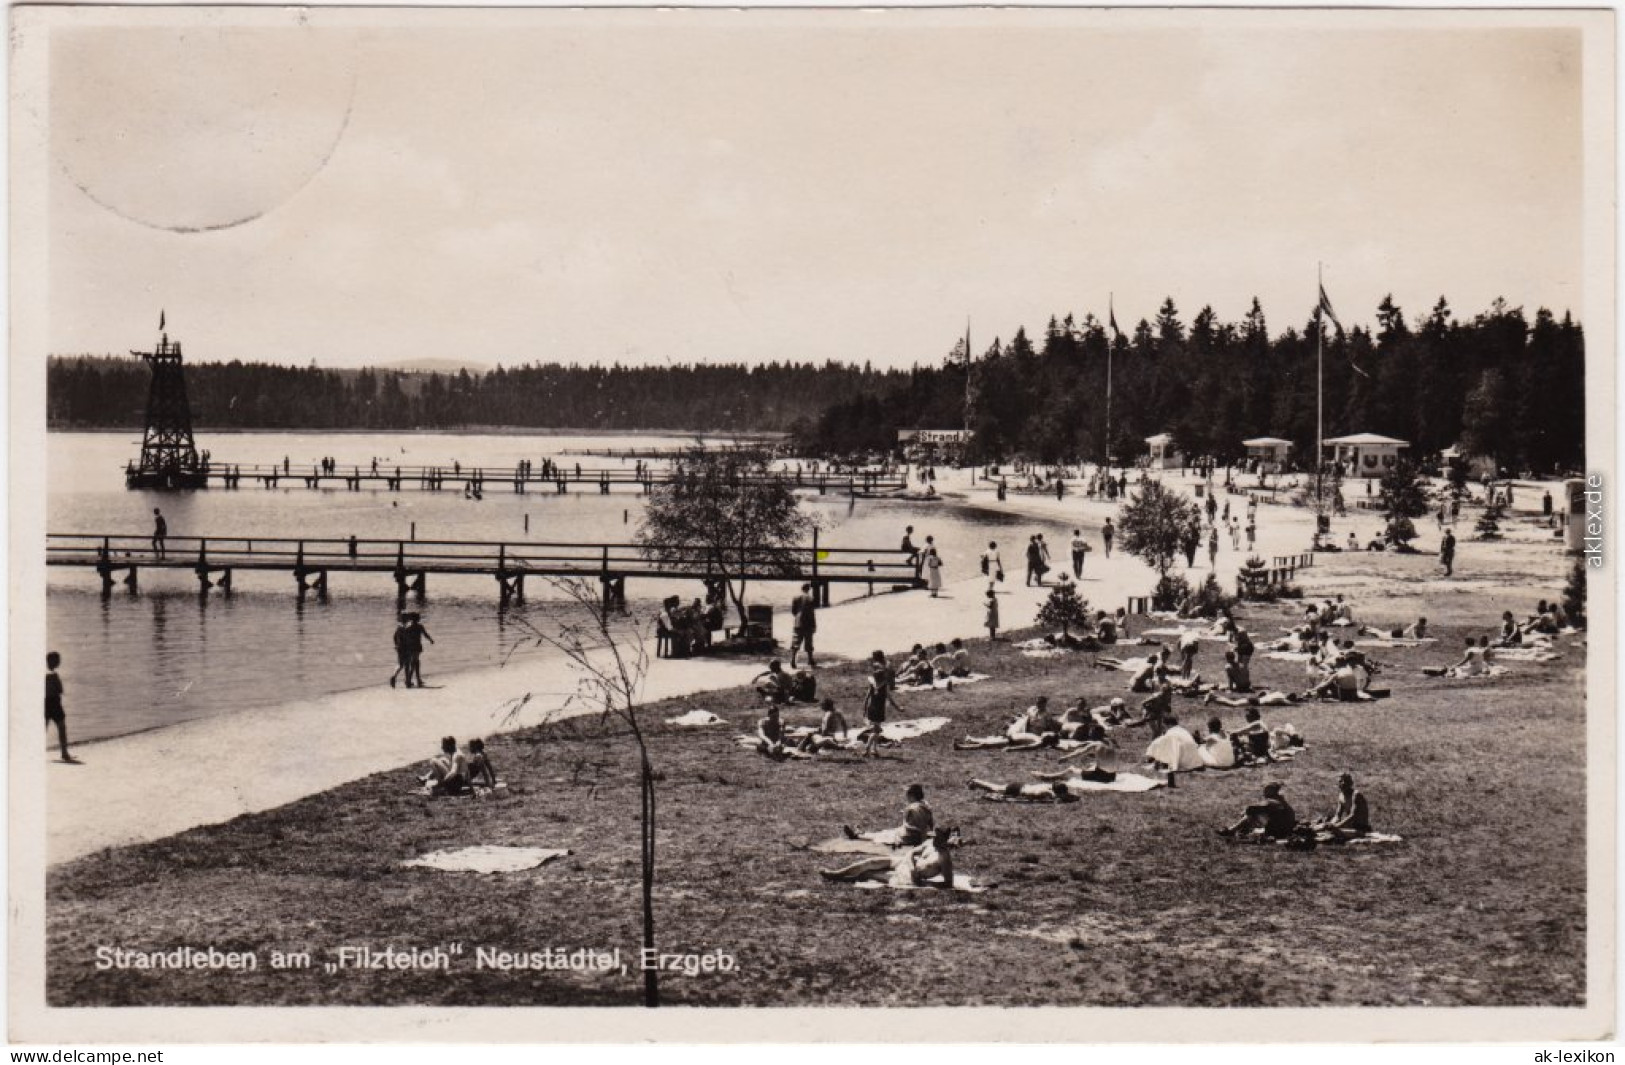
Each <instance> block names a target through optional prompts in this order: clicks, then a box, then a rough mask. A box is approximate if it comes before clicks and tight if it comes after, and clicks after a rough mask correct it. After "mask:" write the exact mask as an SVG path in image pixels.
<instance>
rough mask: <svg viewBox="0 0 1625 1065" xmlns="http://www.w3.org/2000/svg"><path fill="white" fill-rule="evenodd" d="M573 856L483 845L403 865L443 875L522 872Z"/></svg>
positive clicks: (553, 851)
mask: <svg viewBox="0 0 1625 1065" xmlns="http://www.w3.org/2000/svg"><path fill="white" fill-rule="evenodd" d="M569 853H570V852H569V851H568V850H549V849H547V848H545V847H498V846H492V845H480V846H474V847H459V848H457V849H456V850H444V851H434V852H433V853H431V854H425V855H423V856H422V857H420V858H409V859H407V860H406V861H404V862H402V863H401V864H402V865H406V866H411V867H413V868H417V869H438V870H440V871H441V872H443V873H518V872H522V871H524V870H526V869H534V868H536V867H537V866H539V865H542V864H544V863H546V862H550V861H552V860H553V859H554V858H562V857H564V856H565V855H566V854H569Z"/></svg>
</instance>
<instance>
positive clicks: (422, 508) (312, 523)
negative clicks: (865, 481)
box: [46, 432, 1070, 741]
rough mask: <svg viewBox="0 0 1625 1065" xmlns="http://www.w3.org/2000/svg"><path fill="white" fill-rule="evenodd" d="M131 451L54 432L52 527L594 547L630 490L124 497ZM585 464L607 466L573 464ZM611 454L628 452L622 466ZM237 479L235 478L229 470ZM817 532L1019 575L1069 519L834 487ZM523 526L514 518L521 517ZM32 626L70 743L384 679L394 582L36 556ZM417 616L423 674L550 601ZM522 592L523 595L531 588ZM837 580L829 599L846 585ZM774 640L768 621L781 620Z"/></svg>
mask: <svg viewBox="0 0 1625 1065" xmlns="http://www.w3.org/2000/svg"><path fill="white" fill-rule="evenodd" d="M694 441H695V437H693V436H692V435H690V436H682V437H677V436H672V437H659V436H642V435H639V436H587V435H581V436H514V435H472V434H438V433H436V434H424V433H386V434H354V433H344V434H319V433H243V434H200V435H199V437H198V445H199V447H206V448H208V449H209V450H210V451H211V452H212V454H213V459H214V461H215V462H216V463H221V462H227V463H235V464H239V465H243V466H247V465H248V464H250V463H261V462H263V463H280V462H281V461H282V460H283V458H284V456H286V457H288V459H289V460H290V462H291V463H292V465H293V466H294V468H295V470H296V471H297V470H298V469H299V468H300V467H301V466H302V467H303V468H305V469H309V468H310V466H311V464H312V463H314V462H316V461H317V460H318V459H319V458H321V457H322V456H326V455H330V456H333V457H334V458H336V459H337V460H338V462H339V465H340V466H341V467H345V466H351V465H357V464H359V465H361V466H367V465H368V464H369V463H370V462H371V460H372V459H373V458H374V457H377V458H379V459H380V460H382V461H384V462H398V463H400V464H401V465H441V466H445V467H448V468H449V467H450V466H451V465H452V463H453V462H454V461H455V462H460V463H462V465H463V466H465V467H467V466H471V465H472V466H479V467H484V468H500V467H510V466H512V465H514V464H515V462H517V461H518V460H520V459H530V460H532V461H533V462H535V463H538V464H539V463H540V461H541V460H542V459H543V458H546V457H552V458H555V459H556V460H558V461H560V462H564V463H569V464H573V463H574V462H576V461H577V460H576V458H575V457H574V456H569V457H566V456H563V455H562V453H563V452H564V451H565V450H579V449H587V448H592V449H621V448H633V447H639V448H651V447H666V446H678V445H686V444H692V443H694ZM139 452H140V435H139V433H135V432H130V433H52V434H49V436H48V437H47V462H48V466H49V472H50V479H49V482H48V483H49V484H50V485H52V490H51V492H50V496H49V498H48V500H47V508H48V527H49V530H50V531H51V532H53V533H102V534H126V535H130V534H145V533H147V532H149V531H150V530H151V527H152V510H153V508H154V507H161V508H162V509H163V512H164V515H165V518H166V519H167V521H168V524H169V532H170V535H172V536H260V537H297V536H309V537H312V538H316V537H344V536H350V535H355V536H357V537H360V538H362V539H368V538H375V539H407V538H410V537H411V536H412V534H413V531H414V526H415V532H416V537H417V539H420V540H429V539H440V540H451V539H461V540H502V541H507V542H510V543H523V542H527V541H536V542H548V541H551V542H576V541H579V542H599V541H616V540H626V539H630V538H631V537H632V535H633V534H634V533H635V532H636V529H637V523H638V521H639V518H640V516H641V514H642V509H643V500H642V497H641V496H640V495H638V494H637V493H636V492H635V491H633V490H630V489H616V490H615V491H614V493H613V494H611V495H608V496H603V495H599V494H598V493H597V492H596V490H593V489H590V488H589V490H588V491H587V492H572V493H571V494H569V495H565V496H560V495H556V494H554V493H552V492H551V490H549V491H546V492H542V491H532V492H530V493H528V494H526V495H516V494H514V493H513V492H512V491H511V490H510V489H509V488H508V487H506V486H504V485H500V484H496V483H489V482H488V483H487V486H486V492H485V498H484V499H483V500H468V499H464V498H463V495H462V493H461V492H460V491H453V490H450V489H447V490H444V491H441V492H424V491H421V490H419V489H416V488H410V487H409V488H405V489H403V490H402V491H400V492H388V491H383V490H363V491H361V492H349V491H344V490H342V489H331V490H320V491H311V490H309V489H307V488H305V487H303V485H302V484H300V485H299V486H298V487H281V488H278V489H273V490H266V489H264V488H260V487H258V486H253V487H247V486H245V487H243V488H241V489H238V490H236V491H228V490H225V489H219V488H215V489H208V490H203V491H196V492H147V491H130V490H128V489H126V488H125V487H124V478H123V468H124V464H125V462H126V461H128V460H130V459H132V458H135V457H137V456H138V455H139ZM580 461H581V463H582V464H583V465H584V466H588V467H601V466H613V465H618V464H619V463H617V462H616V461H615V460H611V459H603V458H581V459H580ZM628 465H630V464H629V463H628ZM245 485H246V481H245ZM803 499H804V506H805V507H806V508H807V510H808V511H809V512H811V513H813V514H815V515H816V516H817V517H818V519H819V521H820V523H821V527H822V531H821V533H820V536H821V537H822V540H823V542H824V543H826V544H828V545H830V546H837V547H863V548H874V549H876V550H877V551H883V552H889V551H895V548H896V546H897V544H898V542H899V541H900V540H901V538H902V533H903V527H904V526H906V525H913V526H914V527H915V530H916V532H915V540H916V542H922V541H923V539H924V537H925V535H926V534H931V535H934V536H935V537H936V541H937V544H938V545H939V548H940V551H941V554H942V556H943V558H944V560H945V563H946V566H947V573H948V575H949V576H950V577H960V576H963V575H964V574H965V573H966V572H968V570H969V569H970V567H973V566H975V565H976V559H977V557H978V556H979V554H980V553H981V551H982V550H983V548H984V547H985V546H986V543H987V541H988V540H989V539H997V540H999V541H1000V542H1001V547H1002V549H1003V552H1004V560H1005V565H1006V567H1007V569H1010V570H1012V571H1015V570H1017V569H1019V566H1020V564H1021V560H1020V550H1019V548H1020V546H1021V544H1022V543H1023V542H1025V538H1026V536H1027V535H1028V534H1030V533H1032V532H1042V533H1044V535H1045V538H1046V539H1047V540H1049V541H1050V542H1051V543H1052V544H1053V545H1055V547H1056V548H1057V550H1059V549H1060V548H1061V546H1062V545H1064V544H1065V542H1066V539H1067V538H1068V537H1069V536H1070V528H1063V527H1062V526H1061V525H1059V524H1045V523H1042V522H1035V521H1033V520H1032V519H1028V518H1020V519H1012V518H1006V517H1004V516H1002V515H1000V514H999V513H997V512H992V511H988V510H983V509H978V508H973V507H962V506H956V505H954V504H951V503H939V504H920V503H909V502H907V501H905V500H867V499H860V500H848V499H841V498H837V497H834V496H828V497H822V496H818V495H816V494H808V495H806V496H804V497H803ZM527 517H528V520H529V531H528V532H527V531H526V520H527ZM47 581H48V589H47V599H46V603H47V619H46V623H47V632H48V636H49V640H50V646H51V647H53V648H55V649H56V650H58V651H60V652H61V654H62V656H63V666H62V675H63V678H64V680H65V682H66V684H67V700H66V705H67V709H68V713H69V727H70V736H71V738H73V739H74V740H75V741H77V740H80V739H98V738H106V737H110V736H117V735H123V734H127V733H131V732H137V731H142V730H145V729H151V728H159V727H162V726H164V725H169V724H174V723H176V722H179V721H186V720H191V719H194V718H199V717H205V716H210V715H214V714H224V713H251V712H253V711H254V710H255V709H262V708H264V707H267V706H273V705H277V704H280V703H284V702H290V701H294V700H299V699H308V698H313V697H317V696H321V695H325V694H329V693H333V692H339V691H345V690H350V689H355V688H362V687H370V686H374V685H379V684H383V683H384V682H385V681H386V680H387V678H388V676H389V674H390V673H391V671H392V670H393V669H394V668H395V661H394V650H393V646H392V644H391V639H390V637H391V633H392V632H393V630H394V616H395V587H394V582H393V581H392V579H391V578H390V577H389V576H388V575H387V574H353V575H352V574H333V575H331V576H330V578H329V587H330V594H329V596H328V597H327V599H326V600H325V601H323V600H318V599H317V598H316V597H315V596H313V595H312V596H309V597H307V598H306V599H305V600H304V602H302V603H301V602H300V601H299V600H298V598H297V596H295V594H294V581H293V577H292V576H291V575H290V574H269V573H246V572H238V573H236V574H234V576H233V584H234V591H233V594H232V595H231V596H229V597H227V596H224V595H221V594H220V593H219V592H218V591H214V592H210V593H209V594H208V595H207V596H200V595H199V594H198V592H197V583H196V579H195V578H194V577H192V575H191V574H190V573H189V572H187V571H184V570H180V571H165V572H156V571H143V572H142V574H141V586H140V591H139V592H138V593H136V594H131V593H129V592H128V591H127V590H125V589H124V588H123V587H122V586H120V587H118V589H117V590H116V591H115V592H114V593H113V594H112V595H110V596H107V597H105V598H104V597H103V596H102V595H101V591H100V583H99V581H98V579H97V577H96V575H95V574H94V572H93V571H91V570H89V569H76V568H75V569H67V568H63V569H54V570H51V571H49V572H48V575H47ZM428 583H429V588H428V596H427V598H426V599H425V600H424V602H423V604H422V606H421V607H419V606H413V608H412V609H417V610H420V611H421V612H422V614H423V618H424V624H425V626H426V627H427V628H428V629H429V631H430V633H431V634H432V635H433V636H434V639H435V641H436V642H435V643H434V645H433V646H431V647H429V648H428V649H427V652H426V654H425V656H424V671H425V674H426V676H427V677H428V679H430V681H431V682H433V681H435V680H436V678H440V677H444V676H446V675H447V674H449V673H454V672H458V671H462V670H469V669H483V668H490V667H494V666H496V665H498V664H499V663H500V662H501V661H502V660H503V658H504V657H505V656H507V655H509V654H510V653H524V654H541V653H543V652H542V651H540V650H538V649H535V648H534V646H533V644H534V640H533V638H532V637H531V636H530V635H528V632H527V629H526V625H527V623H528V624H531V625H546V624H548V623H549V618H550V617H552V616H554V615H555V613H556V612H557V611H558V610H560V609H562V608H561V607H560V605H559V604H558V603H557V602H556V601H549V596H548V594H547V591H546V589H545V588H538V587H537V585H536V584H534V583H533V584H530V585H527V588H526V591H527V593H528V594H529V595H530V601H529V603H528V604H527V605H525V606H523V607H512V608H510V609H508V610H506V611H502V610H499V609H498V608H497V601H498V600H497V594H496V583H495V581H494V580H492V579H491V578H488V577H487V578H474V577H469V578H448V577H435V576H432V575H431V576H430V578H429V582H428ZM794 591H795V590H794V588H793V586H791V585H789V584H774V585H768V586H765V588H764V587H763V586H761V585H757V586H755V590H754V591H753V593H752V599H754V600H756V601H767V602H771V603H774V604H775V605H779V606H781V607H782V605H783V604H785V603H787V602H788V601H789V599H790V598H791V596H792V595H793V594H794ZM538 592H540V593H541V594H538ZM862 592H863V589H862V587H861V586H845V587H843V586H841V585H836V586H835V587H834V589H833V595H834V599H835V601H836V602H839V601H840V599H841V598H842V597H843V596H850V595H857V594H862ZM628 594H629V595H630V596H631V597H632V598H634V599H636V600H647V599H658V598H659V597H661V596H663V595H667V594H682V595H684V596H685V597H688V598H692V597H693V596H695V595H697V594H700V589H699V587H698V586H697V585H695V584H693V583H688V584H686V585H685V584H679V583H676V582H669V583H668V582H657V581H643V582H638V581H632V582H629V585H628ZM780 635H781V637H782V636H783V635H784V633H782V632H781V633H780Z"/></svg>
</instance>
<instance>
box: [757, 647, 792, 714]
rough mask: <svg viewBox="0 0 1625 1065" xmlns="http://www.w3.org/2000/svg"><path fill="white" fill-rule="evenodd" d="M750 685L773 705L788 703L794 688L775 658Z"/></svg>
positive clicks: (782, 665)
mask: <svg viewBox="0 0 1625 1065" xmlns="http://www.w3.org/2000/svg"><path fill="white" fill-rule="evenodd" d="M751 684H752V685H753V686H755V688H756V693H757V694H758V695H760V696H761V697H762V698H764V699H766V700H767V701H768V702H769V703H771V704H775V705H777V704H778V703H784V702H789V700H790V695H791V693H792V691H793V690H794V686H795V685H794V681H793V680H791V678H790V674H788V673H786V672H785V671H784V664H783V663H782V662H780V661H779V660H778V659H777V658H775V659H773V660H772V661H771V662H769V663H768V664H767V670H766V671H765V672H762V673H758V674H756V676H755V677H754V678H752V680H751Z"/></svg>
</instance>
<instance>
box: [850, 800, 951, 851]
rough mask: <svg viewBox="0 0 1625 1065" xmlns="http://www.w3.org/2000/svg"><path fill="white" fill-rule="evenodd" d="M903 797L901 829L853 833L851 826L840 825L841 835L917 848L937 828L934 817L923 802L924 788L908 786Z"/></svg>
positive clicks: (895, 845)
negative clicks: (904, 802)
mask: <svg viewBox="0 0 1625 1065" xmlns="http://www.w3.org/2000/svg"><path fill="white" fill-rule="evenodd" d="M903 797H904V798H905V799H906V800H907V803H908V804H907V805H906V806H904V807H903V824H902V827H900V828H883V829H880V830H879V831H877V832H855V831H853V829H852V826H851V825H842V826H841V835H843V836H845V837H846V838H847V839H866V840H870V841H871V842H874V843H885V844H887V845H889V846H893V847H917V846H919V845H920V844H921V843H924V842H925V841H926V840H927V839H930V838H931V835H932V834H933V833H934V832H935V831H936V827H937V819H936V815H935V814H933V813H932V812H931V807H930V805H929V804H928V803H927V802H926V801H925V786H924V785H922V784H910V785H909V786H908V790H907V791H906V792H904V793H903Z"/></svg>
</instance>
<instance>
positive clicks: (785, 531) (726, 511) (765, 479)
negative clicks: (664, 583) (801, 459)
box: [637, 456, 814, 625]
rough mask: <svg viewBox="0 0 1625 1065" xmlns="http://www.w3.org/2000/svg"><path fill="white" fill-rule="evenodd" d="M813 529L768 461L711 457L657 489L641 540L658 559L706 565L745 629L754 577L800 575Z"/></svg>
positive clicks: (643, 527)
mask: <svg viewBox="0 0 1625 1065" xmlns="http://www.w3.org/2000/svg"><path fill="white" fill-rule="evenodd" d="M813 526H814V522H813V519H812V518H811V517H809V516H808V515H806V514H803V513H802V511H801V504H800V502H799V501H798V500H797V499H796V496H795V493H794V492H792V491H791V490H790V488H789V486H788V485H787V484H785V483H784V482H782V481H778V480H774V479H772V478H770V477H769V476H768V470H767V466H766V464H765V463H763V462H761V461H759V460H751V459H743V458H738V457H730V456H714V457H712V456H708V457H705V458H702V459H700V460H698V461H695V462H692V463H690V464H689V465H688V466H686V467H684V468H683V469H682V470H680V471H679V475H678V476H677V477H674V478H673V479H672V481H671V483H669V484H665V485H661V486H660V487H658V488H656V489H655V490H654V492H653V494H652V495H651V496H650V498H649V505H648V508H647V509H646V510H645V511H644V515H643V522H642V524H641V525H640V526H639V527H638V535H637V540H638V544H639V546H640V547H641V548H642V550H643V553H644V554H645V555H646V556H647V557H649V558H651V559H655V560H657V561H661V562H667V563H672V564H677V565H682V566H685V567H694V568H699V567H704V568H705V569H706V571H707V572H709V573H711V574H713V575H714V577H715V579H717V580H719V581H721V582H723V584H724V586H725V588H726V591H727V594H728V597H729V598H730V599H732V600H733V604H734V608H735V609H736V610H737V611H738V612H739V623H740V624H741V625H743V624H745V623H746V622H747V621H748V620H749V618H748V617H747V616H746V613H745V586H746V584H747V583H748V582H749V580H750V578H751V577H761V576H794V575H797V574H799V572H800V570H801V566H800V560H799V558H798V556H799V555H800V552H799V551H798V550H797V549H798V548H800V546H801V543H802V541H803V539H805V538H806V536H807V534H808V533H810V532H811V531H812V529H813Z"/></svg>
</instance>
